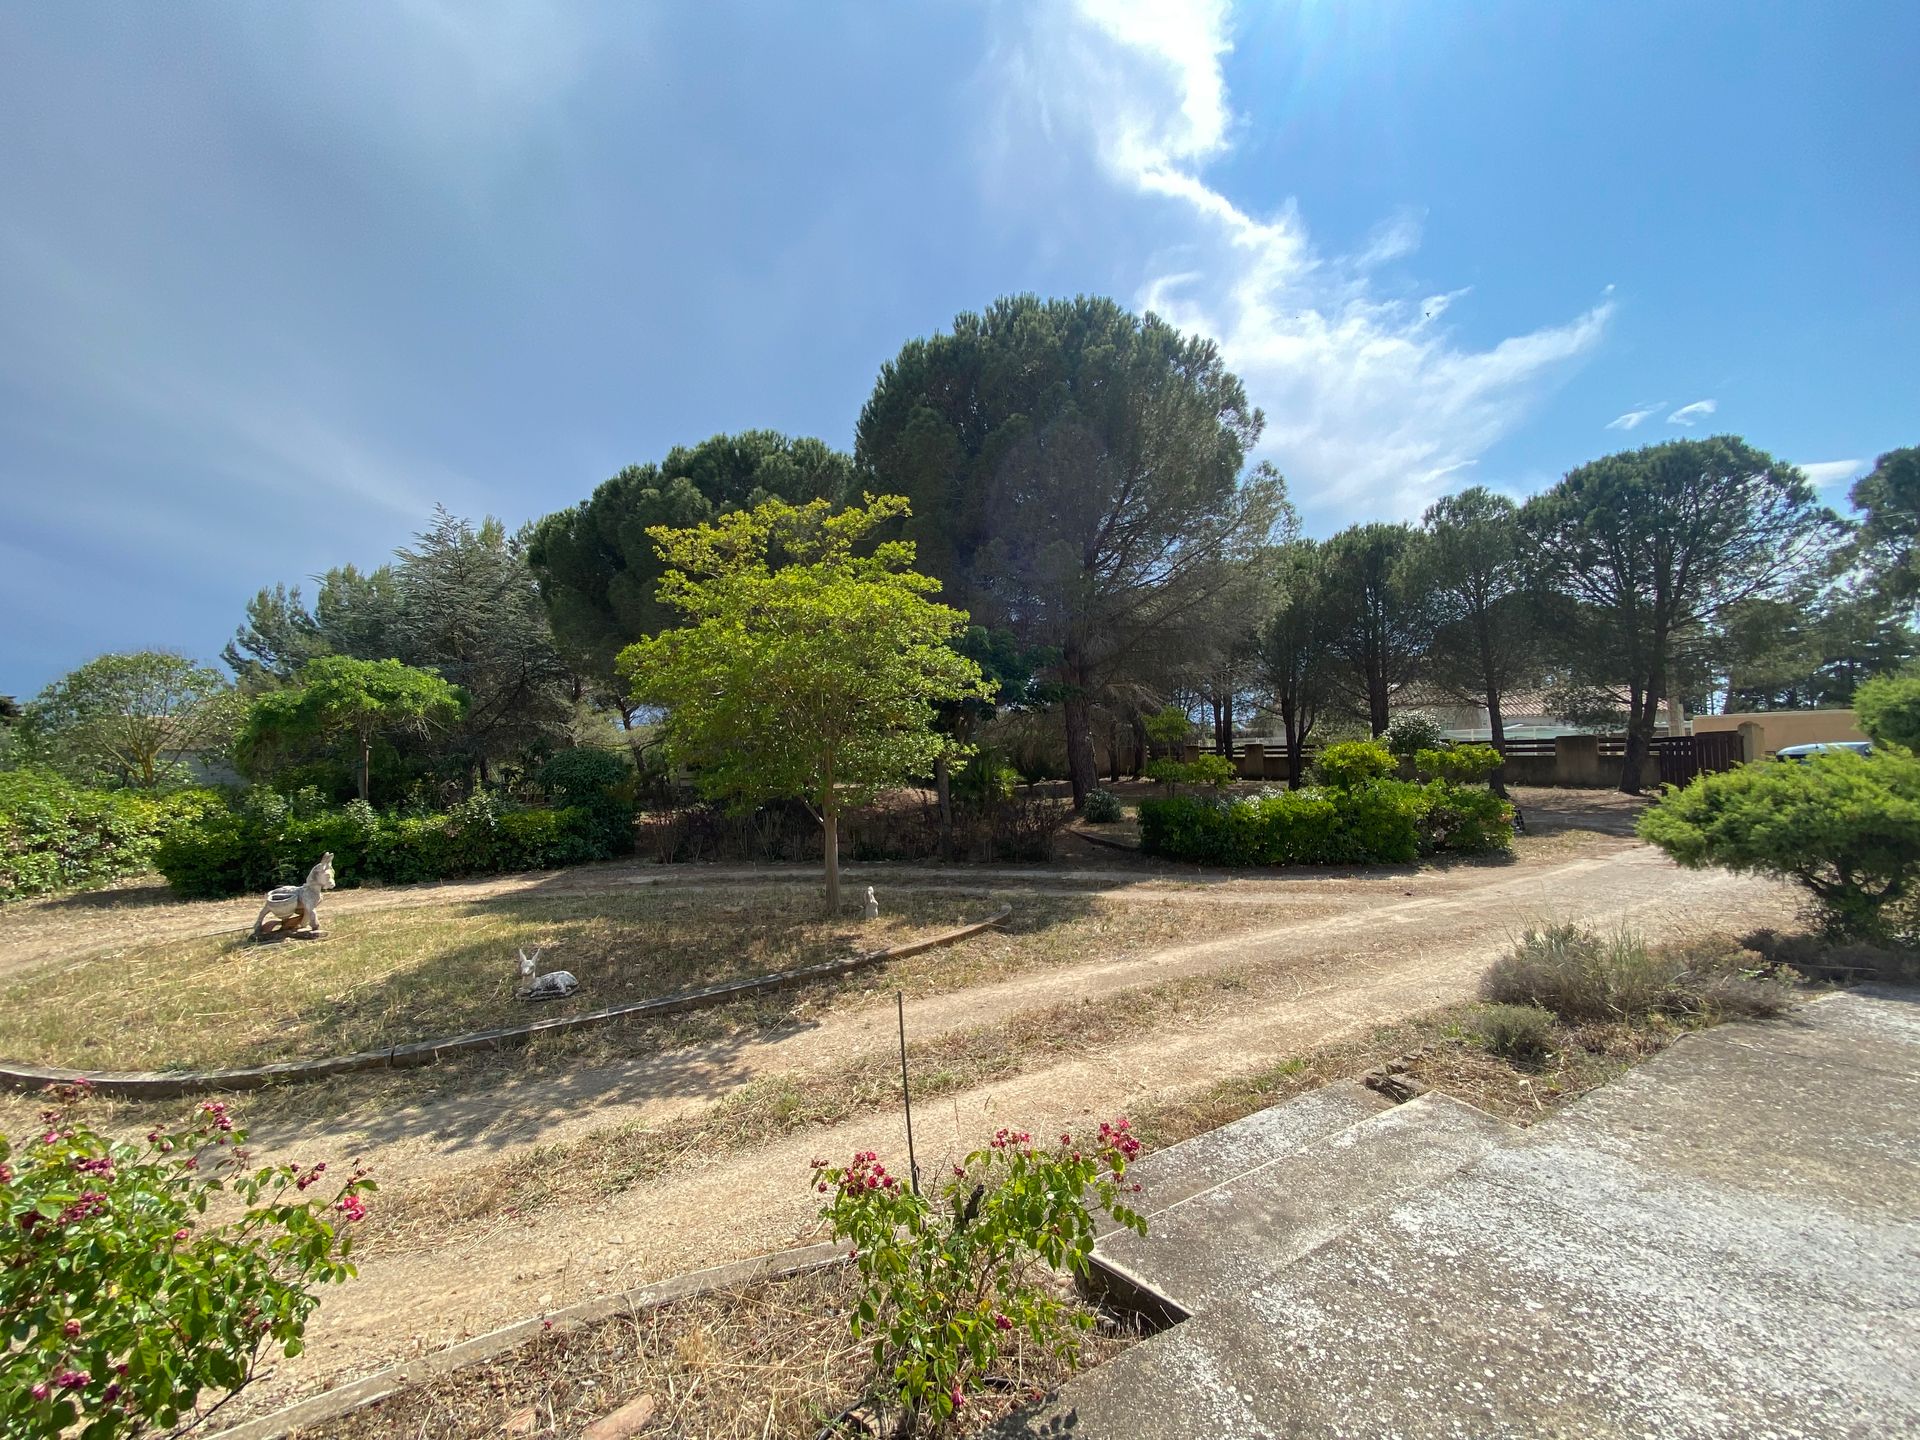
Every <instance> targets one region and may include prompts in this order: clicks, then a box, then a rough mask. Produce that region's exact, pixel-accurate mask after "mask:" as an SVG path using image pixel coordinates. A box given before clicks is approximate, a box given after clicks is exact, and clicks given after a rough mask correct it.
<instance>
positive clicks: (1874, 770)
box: [1639, 750, 1920, 939]
mask: <svg viewBox="0 0 1920 1440" xmlns="http://www.w3.org/2000/svg"><path fill="white" fill-rule="evenodd" d="M1639 831H1640V838H1641V839H1643V840H1646V841H1649V842H1650V843H1652V844H1654V845H1657V846H1659V847H1660V848H1661V849H1662V850H1664V851H1666V853H1667V854H1668V855H1670V856H1672V857H1673V858H1674V859H1675V860H1677V861H1679V862H1680V863H1681V864H1682V865H1685V866H1688V867H1690V868H1695V869H1698V868H1701V867H1705V866H1709V865H1711V866H1718V867H1720V868H1722V869H1726V870H1734V871H1742V872H1753V873H1758V874H1763V875H1777V876H1780V877H1782V878H1783V879H1788V880H1792V881H1795V882H1796V883H1798V884H1799V885H1801V886H1802V887H1804V888H1805V889H1806V890H1807V892H1808V893H1809V894H1810V895H1811V896H1812V898H1813V901H1814V904H1815V906H1816V908H1817V909H1818V911H1819V914H1820V919H1821V921H1822V923H1823V924H1824V925H1825V926H1826V927H1827V928H1828V929H1830V930H1832V931H1835V932H1837V933H1841V934H1850V935H1858V936H1860V937H1862V938H1865V939H1878V938H1900V937H1904V936H1911V935H1914V934H1915V933H1916V931H1917V930H1920V916H1916V914H1915V908H1916V905H1915V902H1916V899H1917V898H1920V894H1917V891H1920V757H1915V756H1913V755H1911V754H1907V753H1905V752H1902V751H1896V750H1876V751H1874V752H1873V753H1872V754H1870V755H1857V754H1854V753H1852V752H1851V751H1843V752H1837V753H1829V754H1825V755H1817V756H1815V757H1813V758H1812V759H1810V760H1805V761H1798V762H1795V761H1773V762H1769V763H1766V764H1756V765H1742V766H1741V767H1739V768H1738V769H1736V770H1729V771H1726V772H1725V773H1723V774H1719V775H1703V776H1701V777H1700V778H1699V779H1697V780H1695V781H1694V782H1693V783H1692V784H1691V785H1688V786H1686V787H1685V788H1684V789H1679V790H1672V791H1669V792H1668V793H1667V794H1666V795H1664V796H1663V797H1662V798H1661V799H1660V800H1659V802H1658V803H1656V804H1655V805H1654V806H1653V807H1652V808H1651V809H1649V810H1648V811H1647V813H1646V814H1645V815H1643V816H1642V817H1641V818H1640V826H1639Z"/></svg>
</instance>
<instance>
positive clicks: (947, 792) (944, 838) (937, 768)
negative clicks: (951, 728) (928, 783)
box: [933, 751, 953, 860]
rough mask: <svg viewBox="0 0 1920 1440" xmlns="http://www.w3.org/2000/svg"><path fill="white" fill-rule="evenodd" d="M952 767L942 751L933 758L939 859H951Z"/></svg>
mask: <svg viewBox="0 0 1920 1440" xmlns="http://www.w3.org/2000/svg"><path fill="white" fill-rule="evenodd" d="M952 771H953V765H952V762H951V761H950V760H949V759H948V758H947V755H946V753H945V752H944V751H943V752H941V754H939V755H937V756H936V757H934V762H933V793H934V795H935V796H936V797H938V799H939V802H940V858H941V859H942V860H951V859H952V858H953V774H952Z"/></svg>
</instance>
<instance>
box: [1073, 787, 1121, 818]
mask: <svg viewBox="0 0 1920 1440" xmlns="http://www.w3.org/2000/svg"><path fill="white" fill-rule="evenodd" d="M1082 814H1084V815H1085V816H1086V819H1087V821H1088V822H1089V823H1090V824H1094V825H1112V824H1115V823H1117V822H1118V821H1121V820H1124V819H1125V818H1126V815H1127V812H1126V810H1125V808H1124V807H1122V805H1121V804H1120V797H1119V796H1118V795H1116V794H1114V793H1113V792H1112V791H1111V790H1089V791H1088V792H1087V803H1086V808H1085V809H1084V810H1083V811H1082Z"/></svg>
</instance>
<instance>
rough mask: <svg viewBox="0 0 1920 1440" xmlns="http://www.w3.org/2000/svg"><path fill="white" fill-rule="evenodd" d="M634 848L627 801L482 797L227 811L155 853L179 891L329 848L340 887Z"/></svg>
mask: <svg viewBox="0 0 1920 1440" xmlns="http://www.w3.org/2000/svg"><path fill="white" fill-rule="evenodd" d="M632 849H633V812H632V810H631V808H630V807H627V806H624V805H621V804H618V803H615V802H612V801H602V802H597V803H591V804H582V805H567V806H560V807H556V808H554V809H545V810H536V809H529V810H502V809H499V808H497V807H496V806H495V805H493V804H492V803H491V802H489V801H488V800H486V799H485V797H481V798H478V799H475V800H471V801H468V802H467V803H466V804H464V805H461V806H457V807H456V808H454V809H453V810H450V811H447V812H445V813H443V814H438V815H422V816H410V815H382V814H380V813H378V812H376V811H375V810H374V809H373V808H372V807H371V806H368V805H364V804H361V803H359V802H354V803H352V804H349V805H347V806H345V807H344V808H342V809H339V810H330V811H327V812H325V813H323V814H319V815H313V816H307V817H299V816H295V815H291V814H281V815H274V814H266V815H262V814H258V813H253V812H249V811H248V810H246V809H244V808H243V809H241V810H222V811H219V812H216V813H212V814H209V815H206V816H204V817H203V818H202V819H201V820H200V821H198V822H197V823H195V824H193V825H190V826H184V827H181V828H180V829H177V830H175V831H174V832H172V833H171V834H169V835H168V836H167V837H166V839H165V840H163V841H162V842H161V844H160V846H159V847H158V851H157V853H156V855H155V857H154V858H155V862H156V863H157V864H158V866H159V868H160V873H161V874H163V875H165V876H166V877H167V883H168V884H169V885H171V886H172V887H173V888H174V890H176V891H177V892H179V893H180V894H182V895H188V896H195V897H204V898H213V897H218V896H224V895H241V894H246V893H249V892H253V891H262V890H266V889H269V888H271V887H272V886H275V885H286V884H296V883H298V882H299V881H301V880H303V879H305V878H306V873H307V870H308V869H309V868H310V867H311V866H312V865H313V864H314V863H315V862H316V861H317V860H319V858H320V856H321V855H322V854H324V853H326V852H327V851H332V852H333V869H334V874H335V876H336V877H337V878H338V881H339V883H340V884H341V885H342V886H353V885H358V884H363V883H365V882H366V881H369V880H381V881H386V882H389V883H392V884H412V883H415V882H418V881H422V880H448V879H455V878H458V877H460V876H466V875H487V874H499V873H502V872H507V871H515V870H550V869H554V868H556V867H559V866H562V865H581V864H585V863H586V862H588V861H590V860H608V859H612V858H613V857H614V856H617V855H624V854H628V853H629V852H631V851H632Z"/></svg>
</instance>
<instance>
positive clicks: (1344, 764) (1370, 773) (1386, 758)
mask: <svg viewBox="0 0 1920 1440" xmlns="http://www.w3.org/2000/svg"><path fill="white" fill-rule="evenodd" d="M1316 768H1317V769H1318V770H1319V772H1320V780H1321V782H1322V783H1323V784H1326V785H1332V786H1336V787H1341V788H1345V787H1350V786H1354V785H1364V784H1366V783H1367V782H1368V781H1369V780H1382V779H1385V778H1386V777H1387V776H1389V775H1391V774H1393V772H1394V771H1395V770H1397V769H1398V768H1399V765H1398V762H1396V761H1395V760H1394V758H1393V752H1392V751H1390V750H1388V749H1387V747H1386V746H1384V745H1382V744H1381V743H1380V742H1379V741H1378V740H1342V741H1340V742H1338V743H1337V744H1333V745H1329V746H1327V748H1326V749H1324V750H1322V751H1321V752H1320V759H1319V760H1318V761H1317V762H1316Z"/></svg>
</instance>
